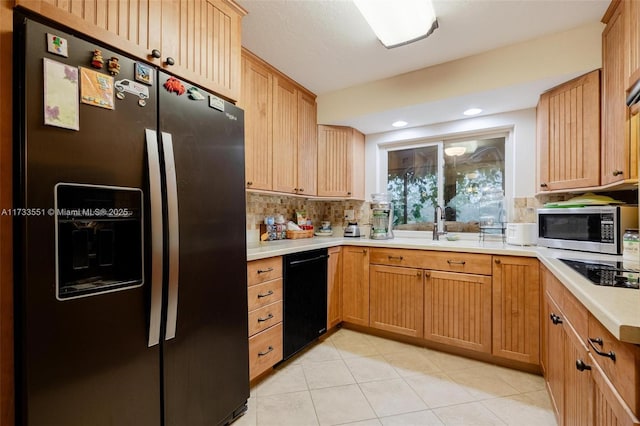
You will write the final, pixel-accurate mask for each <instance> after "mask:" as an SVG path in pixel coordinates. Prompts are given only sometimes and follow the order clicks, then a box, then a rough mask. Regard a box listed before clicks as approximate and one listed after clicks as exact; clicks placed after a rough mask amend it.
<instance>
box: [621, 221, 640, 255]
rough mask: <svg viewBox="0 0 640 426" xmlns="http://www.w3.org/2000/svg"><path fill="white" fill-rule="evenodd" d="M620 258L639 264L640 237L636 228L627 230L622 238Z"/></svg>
mask: <svg viewBox="0 0 640 426" xmlns="http://www.w3.org/2000/svg"><path fill="white" fill-rule="evenodd" d="M622 257H623V258H624V259H628V260H632V261H635V262H640V237H639V236H638V229H637V228H628V229H626V230H625V231H624V235H623V236H622Z"/></svg>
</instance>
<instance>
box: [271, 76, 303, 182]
mask: <svg viewBox="0 0 640 426" xmlns="http://www.w3.org/2000/svg"><path fill="white" fill-rule="evenodd" d="M297 158H298V90H297V89H296V86H295V85H294V84H293V83H291V82H289V81H288V80H286V79H284V78H282V77H280V76H277V75H276V76H274V79H273V190H274V191H279V192H289V193H294V194H295V193H296V190H297V186H296V174H297V169H296V159H297Z"/></svg>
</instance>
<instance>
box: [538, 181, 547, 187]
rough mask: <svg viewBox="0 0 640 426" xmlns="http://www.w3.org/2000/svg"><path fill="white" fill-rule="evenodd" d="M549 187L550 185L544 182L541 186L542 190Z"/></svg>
mask: <svg viewBox="0 0 640 426" xmlns="http://www.w3.org/2000/svg"><path fill="white" fill-rule="evenodd" d="M547 186H548V185H547V184H546V183H544V182H542V183H541V184H540V188H546V187H547Z"/></svg>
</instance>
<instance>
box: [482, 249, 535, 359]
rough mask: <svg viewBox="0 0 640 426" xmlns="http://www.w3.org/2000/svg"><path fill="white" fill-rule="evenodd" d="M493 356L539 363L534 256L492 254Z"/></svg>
mask: <svg viewBox="0 0 640 426" xmlns="http://www.w3.org/2000/svg"><path fill="white" fill-rule="evenodd" d="M493 258H494V264H493V351H492V353H493V355H496V356H500V357H504V358H509V359H514V360H516V361H522V362H526V363H530V364H539V363H540V299H539V298H540V283H539V280H538V260H537V259H535V258H526V257H513V256H494V257H493Z"/></svg>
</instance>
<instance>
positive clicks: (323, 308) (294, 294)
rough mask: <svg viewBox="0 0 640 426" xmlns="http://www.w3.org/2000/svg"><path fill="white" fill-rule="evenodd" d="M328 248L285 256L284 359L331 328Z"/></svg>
mask: <svg viewBox="0 0 640 426" xmlns="http://www.w3.org/2000/svg"><path fill="white" fill-rule="evenodd" d="M328 257H329V256H328V255H327V249H318V250H310V251H305V252H302V253H295V254H288V255H285V256H284V320H283V326H284V336H283V337H284V339H283V340H284V342H283V344H284V348H283V357H284V359H287V358H290V357H291V356H292V355H293V354H295V353H296V352H298V351H299V350H301V349H302V348H304V347H305V346H307V345H308V344H309V343H311V342H313V341H314V340H315V339H317V338H318V336H321V335H323V334H324V333H326V331H327V258H328Z"/></svg>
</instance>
